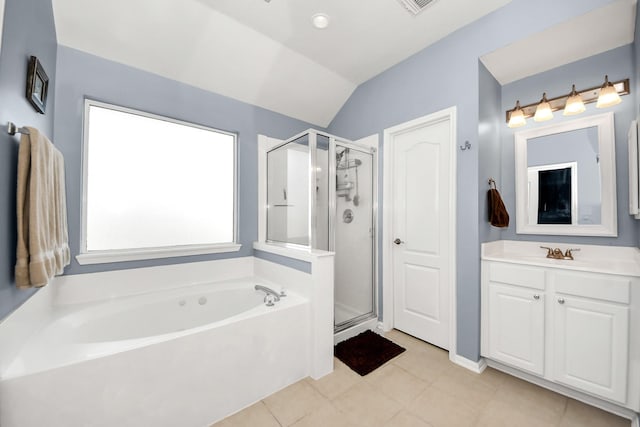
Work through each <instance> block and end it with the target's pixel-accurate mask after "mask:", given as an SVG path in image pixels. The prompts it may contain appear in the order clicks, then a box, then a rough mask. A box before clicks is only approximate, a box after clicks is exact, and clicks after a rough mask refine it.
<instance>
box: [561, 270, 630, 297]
mask: <svg viewBox="0 0 640 427" xmlns="http://www.w3.org/2000/svg"><path fill="white" fill-rule="evenodd" d="M553 277H554V284H555V290H556V292H559V293H563V294H568V295H576V296H580V297H587V298H595V299H599V300H604V301H611V302H618V303H622V304H629V301H630V292H629V291H630V286H631V280H630V279H629V278H626V277H617V276H606V275H601V274H589V273H573V272H556V273H555V274H554V275H553Z"/></svg>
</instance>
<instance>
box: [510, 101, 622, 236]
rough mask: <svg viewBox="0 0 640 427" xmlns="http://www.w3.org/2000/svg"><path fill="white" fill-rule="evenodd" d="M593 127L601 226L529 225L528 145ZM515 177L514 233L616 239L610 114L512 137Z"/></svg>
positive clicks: (529, 131)
mask: <svg viewBox="0 0 640 427" xmlns="http://www.w3.org/2000/svg"><path fill="white" fill-rule="evenodd" d="M593 126H596V127H597V128H598V149H599V155H600V191H601V194H600V200H601V222H600V224H577V225H566V224H529V221H528V217H529V213H528V209H527V208H528V206H527V203H528V185H527V184H528V178H527V168H528V166H527V141H528V140H529V139H532V138H537V137H540V136H546V135H553V134H556V133H563V132H569V131H572V130H579V129H584V128H589V127H593ZM514 137H515V162H516V164H515V174H516V233H517V234H548V235H562V236H614V237H615V236H617V235H618V214H617V212H618V209H617V199H616V161H615V128H614V122H613V113H612V112H609V113H605V114H598V115H593V116H587V117H583V118H580V119H575V120H570V121H566V122H562V123H558V124H554V125H550V126H544V127H539V128H535V129H530V130H525V131H520V132H516V133H514Z"/></svg>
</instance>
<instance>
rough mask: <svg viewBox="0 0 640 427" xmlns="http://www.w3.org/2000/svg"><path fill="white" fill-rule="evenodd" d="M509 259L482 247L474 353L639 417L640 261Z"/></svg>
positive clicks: (517, 255)
mask: <svg viewBox="0 0 640 427" xmlns="http://www.w3.org/2000/svg"><path fill="white" fill-rule="evenodd" d="M498 243H499V242H492V243H490V244H485V245H489V246H490V247H489V249H491V245H494V246H498ZM526 243H527V244H528V246H527V244H525V245H524V246H525V247H531V248H534V246H533V244H532V243H531V242H526ZM516 246H517V247H518V248H519V246H520V245H516ZM555 246H558V245H554V247H555ZM561 246H566V245H561ZM584 246H586V245H584ZM535 249H538V248H537V246H536V247H535ZM625 249H628V250H630V251H632V254H633V251H636V252H637V249H636V248H625ZM587 251H588V249H586V250H585V252H587ZM534 254H535V252H534ZM638 254H640V252H638V253H637V254H635V255H638ZM512 255H513V256H510V254H509V253H505V254H504V256H502V255H501V253H500V252H499V251H498V252H493V253H492V252H491V250H486V249H485V248H484V245H483V258H482V289H481V290H482V319H481V320H482V323H481V332H482V344H481V354H482V356H483V357H485V358H486V359H487V362H488V364H489V365H490V366H494V367H497V368H498V369H501V367H506V369H503V370H507V371H509V372H512V373H515V374H517V373H518V372H521V373H523V375H522V376H523V377H524V378H525V379H530V380H532V379H533V380H535V378H539V379H540V382H541V383H542V384H544V385H546V386H549V387H550V388H554V386H553V385H554V384H557V385H558V387H557V391H560V392H565V394H570V395H572V392H571V390H576V391H578V392H579V393H582V394H585V395H587V396H594V397H597V398H598V399H604V400H606V401H607V402H612V403H613V404H615V405H617V406H620V407H623V408H627V409H631V410H633V411H635V412H638V411H640V301H638V300H639V299H640V298H639V297H640V267H638V266H634V263H637V262H638V261H637V260H638V259H640V257H639V258H637V259H635V260H634V257H632V259H631V262H630V263H624V262H619V261H618V260H610V262H606V261H607V260H606V259H605V260H604V261H605V262H600V263H598V262H595V261H594V262H591V260H589V259H584V260H582V261H580V260H577V261H570V260H548V259H545V254H544V253H542V252H540V251H538V255H534V256H528V255H522V253H520V254H518V252H514V253H513V254H512ZM537 257H539V259H538V258H537ZM585 258H588V257H586V256H585ZM572 262H573V264H572ZM638 265H640V263H638ZM607 269H611V272H608V271H607ZM496 362H497V363H496ZM534 382H536V381H534ZM567 390H569V392H568V393H566V392H567Z"/></svg>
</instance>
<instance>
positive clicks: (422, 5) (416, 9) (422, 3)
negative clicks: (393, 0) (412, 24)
mask: <svg viewBox="0 0 640 427" xmlns="http://www.w3.org/2000/svg"><path fill="white" fill-rule="evenodd" d="M398 1H399V2H400V4H401V5H402V6H404V8H405V9H407V11H408V12H409V13H411V14H412V15H417V14H419V13H420V12H422V11H423V10H425V9H426V8H427V6H429V4H430V3H433V1H434V0H398Z"/></svg>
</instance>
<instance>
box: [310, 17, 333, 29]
mask: <svg viewBox="0 0 640 427" xmlns="http://www.w3.org/2000/svg"><path fill="white" fill-rule="evenodd" d="M311 22H313V26H314V27H316V28H318V29H319V30H324V29H325V28H327V27H328V26H329V15H327V14H325V13H316V14H315V15H313V16H312V17H311Z"/></svg>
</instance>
